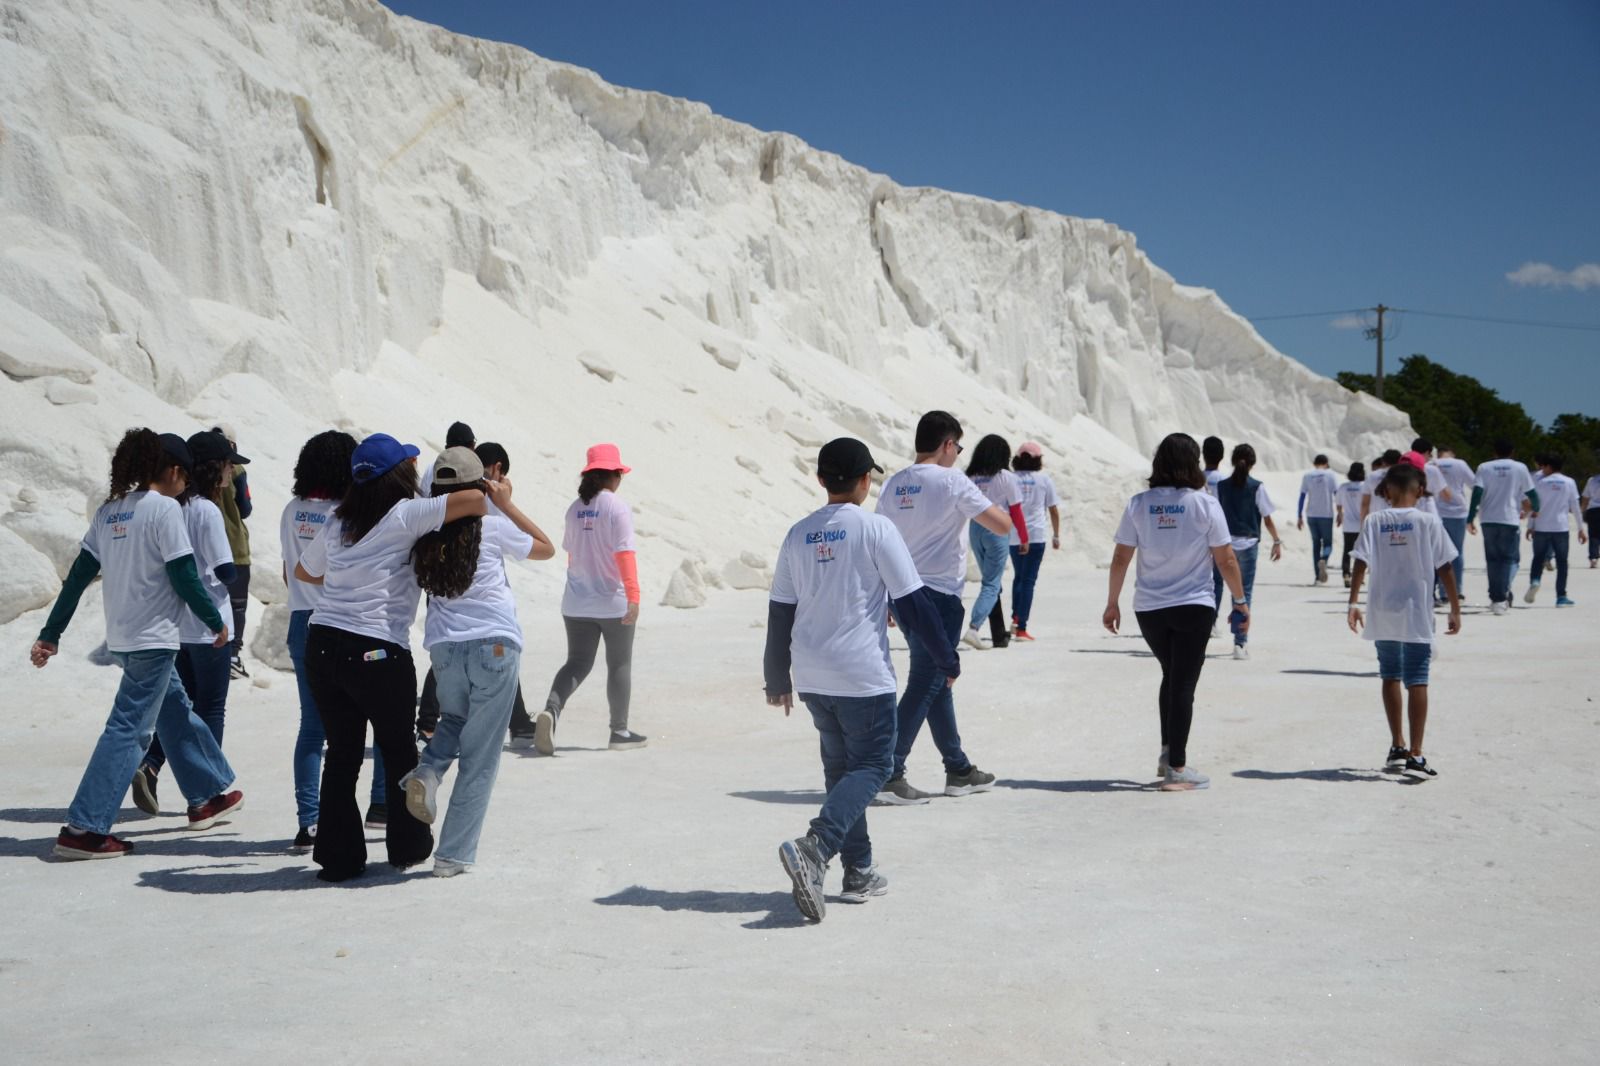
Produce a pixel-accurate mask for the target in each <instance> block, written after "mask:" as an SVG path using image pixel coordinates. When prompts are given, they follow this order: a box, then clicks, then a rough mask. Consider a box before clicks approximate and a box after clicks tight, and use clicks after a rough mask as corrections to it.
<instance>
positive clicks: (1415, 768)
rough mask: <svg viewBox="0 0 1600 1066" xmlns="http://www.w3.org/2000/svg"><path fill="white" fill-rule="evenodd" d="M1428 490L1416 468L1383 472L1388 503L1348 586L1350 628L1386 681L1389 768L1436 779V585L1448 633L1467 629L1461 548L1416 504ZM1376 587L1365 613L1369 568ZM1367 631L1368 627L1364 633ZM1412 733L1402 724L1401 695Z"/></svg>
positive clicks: (1372, 519) (1369, 525)
mask: <svg viewBox="0 0 1600 1066" xmlns="http://www.w3.org/2000/svg"><path fill="white" fill-rule="evenodd" d="M1426 491H1427V475H1426V473H1425V472H1424V471H1423V470H1422V469H1421V468H1420V467H1417V466H1413V465H1411V464H1409V463H1396V464H1394V465H1393V466H1391V467H1390V468H1389V472H1388V473H1387V474H1385V475H1384V480H1383V499H1384V500H1385V501H1386V503H1387V506H1386V507H1383V508H1380V509H1378V510H1376V511H1374V512H1373V513H1371V514H1369V515H1368V516H1367V518H1366V520H1365V521H1363V522H1362V524H1361V537H1360V539H1359V540H1358V541H1357V542H1356V568H1355V576H1354V579H1353V580H1352V582H1351V585H1350V609H1349V624H1350V631H1351V632H1352V633H1356V634H1359V635H1361V636H1364V637H1365V638H1366V639H1367V640H1370V641H1373V642H1375V643H1376V645H1377V652H1378V673H1379V675H1380V676H1381V677H1382V678H1383V713H1384V716H1385V717H1386V718H1387V719H1388V721H1389V756H1388V759H1387V761H1386V763H1385V765H1386V766H1387V767H1388V768H1390V769H1396V770H1404V771H1406V772H1408V773H1416V774H1422V775H1424V776H1427V777H1432V776H1434V774H1435V771H1434V769H1433V768H1432V767H1430V766H1429V765H1428V760H1427V759H1426V758H1424V757H1423V755H1422V734H1423V730H1424V728H1425V727H1426V726H1427V722H1428V663H1429V660H1430V659H1431V658H1432V655H1433V640H1434V623H1433V585H1434V582H1435V581H1436V580H1437V581H1438V582H1439V583H1440V584H1442V585H1443V586H1444V590H1445V595H1446V597H1447V598H1448V599H1449V602H1450V616H1449V621H1448V622H1447V624H1446V629H1445V632H1447V633H1450V634H1452V635H1453V634H1455V633H1458V632H1460V631H1461V600H1460V598H1459V597H1458V595H1457V593H1456V579H1455V572H1454V571H1453V570H1452V569H1451V568H1450V561H1451V560H1452V559H1454V558H1455V554H1456V549H1455V546H1454V545H1452V544H1451V543H1450V538H1449V537H1448V536H1446V535H1445V531H1444V526H1443V525H1441V524H1440V522H1439V518H1438V516H1437V515H1434V514H1430V513H1429V512H1427V511H1422V510H1419V509H1418V508H1417V501H1418V500H1420V499H1421V498H1422V497H1423V495H1424V493H1426ZM1369 571H1370V572H1371V574H1372V587H1371V589H1370V590H1369V591H1368V593H1367V610H1366V613H1365V615H1363V613H1362V610H1361V583H1362V581H1363V580H1364V579H1365V578H1366V576H1367V574H1368V572H1369ZM1363 628H1364V629H1365V632H1363ZM1402 690H1404V693H1405V699H1404V702H1405V704H1406V707H1405V708H1404V709H1405V711H1406V712H1407V713H1406V718H1407V719H1408V722H1409V725H1410V732H1411V742H1410V744H1409V745H1408V744H1407V743H1406V731H1405V729H1404V728H1403V725H1404V723H1402V721H1401V710H1402V707H1401V703H1402V699H1401V693H1402Z"/></svg>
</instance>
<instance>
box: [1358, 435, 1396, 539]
mask: <svg viewBox="0 0 1600 1066" xmlns="http://www.w3.org/2000/svg"><path fill="white" fill-rule="evenodd" d="M1399 461H1400V449H1398V448H1390V449H1389V450H1388V451H1386V452H1384V453H1383V454H1382V455H1380V456H1378V458H1376V459H1374V460H1372V468H1371V469H1370V470H1368V471H1367V480H1365V481H1363V482H1362V483H1361V520H1362V521H1363V522H1364V521H1366V518H1367V515H1369V514H1371V513H1372V512H1373V511H1374V510H1379V511H1381V510H1383V506H1384V501H1383V496H1382V494H1381V493H1380V492H1379V491H1378V490H1379V489H1380V487H1381V486H1382V485H1383V479H1384V476H1385V474H1386V472H1387V471H1388V469H1389V468H1390V467H1391V466H1393V465H1394V464H1396V463H1398V462H1399ZM1374 497H1376V498H1377V502H1376V503H1374V502H1373V499H1374Z"/></svg>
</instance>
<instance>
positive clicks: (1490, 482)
mask: <svg viewBox="0 0 1600 1066" xmlns="http://www.w3.org/2000/svg"><path fill="white" fill-rule="evenodd" d="M1474 484H1475V485H1476V486H1477V487H1478V488H1480V489H1482V490H1483V500H1482V502H1481V503H1480V504H1479V505H1478V521H1479V522H1482V523H1484V524H1485V525H1503V526H1515V525H1520V524H1521V523H1522V498H1523V497H1524V496H1526V495H1527V494H1528V490H1529V489H1531V488H1533V475H1532V474H1530V473H1529V472H1528V468H1527V467H1526V466H1524V465H1522V464H1521V463H1519V462H1517V461H1516V460H1515V459H1491V460H1489V461H1488V462H1487V463H1484V464H1483V465H1482V466H1480V467H1478V476H1477V479H1476V480H1475V482H1474Z"/></svg>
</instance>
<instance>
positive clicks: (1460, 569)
mask: <svg viewBox="0 0 1600 1066" xmlns="http://www.w3.org/2000/svg"><path fill="white" fill-rule="evenodd" d="M1439 524H1440V525H1442V526H1444V535H1445V536H1447V537H1449V538H1450V543H1451V544H1454V545H1455V546H1456V557H1455V561H1454V562H1452V563H1451V564H1450V569H1451V570H1453V571H1455V575H1456V595H1457V596H1460V597H1461V598H1462V599H1465V598H1466V595H1467V587H1466V586H1465V585H1463V584H1462V583H1461V582H1462V579H1463V578H1465V577H1466V574H1467V554H1466V544H1467V520H1466V519H1465V518H1441V519H1439ZM1444 598H1445V597H1444V586H1443V585H1439V584H1438V583H1437V582H1435V594H1434V599H1436V600H1442V599H1444Z"/></svg>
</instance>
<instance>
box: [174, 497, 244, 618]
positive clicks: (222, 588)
mask: <svg viewBox="0 0 1600 1066" xmlns="http://www.w3.org/2000/svg"><path fill="white" fill-rule="evenodd" d="M179 509H180V510H181V511H183V526H184V529H185V530H186V531H187V532H188V534H189V544H190V546H191V547H193V548H194V565H195V569H197V570H199V571H200V587H201V588H203V589H205V590H206V599H208V600H210V601H211V606H213V607H215V608H216V609H217V613H218V614H220V615H221V616H222V618H223V620H224V621H226V622H230V623H231V622H232V621H233V618H232V612H231V609H230V608H229V607H228V586H226V585H224V584H223V583H222V582H221V581H218V580H217V567H219V566H221V565H222V564H223V563H231V562H233V549H232V548H231V547H229V546H228V526H227V523H226V522H224V521H223V519H222V510H221V508H219V507H218V506H217V505H216V504H214V503H212V502H211V501H210V500H207V499H203V498H201V497H198V496H197V497H195V498H194V499H192V500H190V501H189V502H188V503H186V504H184V505H182V507H180V508H179ZM216 639H217V635H216V634H215V633H213V632H212V631H211V630H210V628H209V627H207V625H206V624H205V623H204V622H202V621H200V619H199V618H197V617H196V616H195V613H194V612H193V611H192V610H190V609H189V607H188V605H187V604H186V605H185V606H184V608H183V614H182V615H181V616H180V617H179V618H178V640H179V641H180V642H181V643H184V644H210V643H212V642H214V641H215V640H216Z"/></svg>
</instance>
